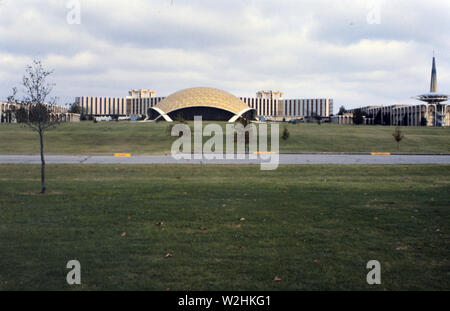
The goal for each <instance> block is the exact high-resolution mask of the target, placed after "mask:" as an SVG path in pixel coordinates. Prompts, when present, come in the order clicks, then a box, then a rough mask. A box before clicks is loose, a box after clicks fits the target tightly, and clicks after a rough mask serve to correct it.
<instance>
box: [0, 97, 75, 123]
mask: <svg viewBox="0 0 450 311" xmlns="http://www.w3.org/2000/svg"><path fill="white" fill-rule="evenodd" d="M45 106H46V107H47V109H48V110H49V111H50V114H51V115H52V116H53V117H55V118H57V119H59V120H60V121H61V122H77V121H80V115H79V114H74V113H69V112H68V110H67V108H66V107H63V106H59V105H52V104H45ZM22 107H23V108H25V109H26V108H27V105H26V104H23V103H12V102H0V123H15V122H16V115H15V111H16V110H18V109H20V108H22Z"/></svg>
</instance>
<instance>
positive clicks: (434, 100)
mask: <svg viewBox="0 0 450 311" xmlns="http://www.w3.org/2000/svg"><path fill="white" fill-rule="evenodd" d="M416 99H418V100H420V101H423V102H426V103H428V104H439V103H441V102H445V101H447V100H448V95H445V94H440V93H438V87H437V74H436V58H435V57H434V52H433V65H432V67H431V83H430V93H426V94H423V95H419V96H416Z"/></svg>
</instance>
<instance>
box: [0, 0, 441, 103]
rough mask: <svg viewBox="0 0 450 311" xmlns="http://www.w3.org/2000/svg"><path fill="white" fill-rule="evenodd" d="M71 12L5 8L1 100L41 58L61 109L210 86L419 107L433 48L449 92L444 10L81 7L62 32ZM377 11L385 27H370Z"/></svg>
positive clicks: (0, 12)
mask: <svg viewBox="0 0 450 311" xmlns="http://www.w3.org/2000/svg"><path fill="white" fill-rule="evenodd" d="M172 2H173V4H172ZM67 3H68V1H62V0H49V1H45V2H44V1H39V2H37V1H31V0H22V1H12V0H3V1H2V2H1V5H0V37H1V38H2V41H1V43H0V82H1V86H0V98H6V97H7V96H8V95H9V90H10V89H11V87H12V86H15V85H17V84H18V83H19V82H20V79H21V75H22V74H23V72H24V68H25V65H27V64H29V63H31V61H32V59H41V60H42V61H43V63H44V65H46V66H47V67H49V68H52V69H54V75H53V78H54V81H55V82H56V87H55V89H54V91H55V93H56V95H58V96H59V97H60V98H61V99H62V101H64V102H68V101H72V100H73V99H74V97H75V96H80V95H96V96H125V95H126V94H127V91H128V89H131V88H151V89H154V90H156V91H157V93H158V95H161V96H167V95H169V94H170V93H172V92H174V91H177V90H179V89H182V88H187V87H194V86H213V87H217V88H221V89H225V90H228V91H230V92H232V93H234V94H235V95H238V96H254V94H255V93H256V91H258V90H260V89H279V90H282V91H283V92H284V93H285V94H286V97H288V98H305V97H321V98H323V97H330V98H333V99H334V100H335V106H340V105H345V106H346V107H348V108H351V107H357V106H361V105H379V104H384V105H388V104H393V103H399V102H401V103H414V101H413V100H411V99H410V97H411V96H414V95H416V94H419V93H421V92H426V91H427V87H428V84H429V73H430V66H431V53H432V50H433V49H434V50H436V53H437V57H438V59H437V61H438V79H439V86H440V89H441V90H442V91H446V90H447V92H448V90H449V82H450V61H449V59H448V55H446V54H445V51H448V49H449V47H450V46H449V45H450V43H449V42H450V41H449V40H448V34H447V33H446V32H445V31H443V30H444V29H449V28H450V25H449V19H448V16H447V15H448V13H447V12H448V11H449V9H450V4H449V3H448V2H446V1H438V0H430V1H427V2H426V3H425V2H423V1H418V0H398V1H383V0H379V1H377V0H335V1H333V0H329V1H326V0H315V1H313V0H304V1H298V0H284V1H269V0H260V1H256V0H228V1H201V0H173V1H171V0H152V1H144V0H129V1H119V0H113V1H112V0H109V1H106V0H96V1H87V0H84V1H83V0H81V1H80V4H81V6H80V8H81V24H79V25H77V24H68V23H67V14H68V12H69V10H70V9H68V8H67V7H66V5H67ZM374 7H375V8H379V13H380V24H369V23H367V15H368V13H369V11H370V10H372V9H373V8H374Z"/></svg>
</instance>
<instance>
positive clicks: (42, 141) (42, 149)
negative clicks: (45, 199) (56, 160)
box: [39, 131, 46, 193]
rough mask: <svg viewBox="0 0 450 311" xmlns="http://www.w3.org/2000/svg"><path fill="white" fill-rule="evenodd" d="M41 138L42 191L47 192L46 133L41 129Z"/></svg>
mask: <svg viewBox="0 0 450 311" xmlns="http://www.w3.org/2000/svg"><path fill="white" fill-rule="evenodd" d="M39 139H40V143H41V193H45V190H46V188H45V160H44V135H43V133H42V131H39Z"/></svg>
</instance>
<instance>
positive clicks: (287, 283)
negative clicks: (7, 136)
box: [0, 125, 450, 290]
mask: <svg viewBox="0 0 450 311" xmlns="http://www.w3.org/2000/svg"><path fill="white" fill-rule="evenodd" d="M91 126H92V127H93V125H89V126H87V125H86V127H85V128H84V131H86V135H87V133H88V132H89V131H88V129H89V128H90V127H91ZM109 126H111V128H114V126H113V125H101V127H100V128H103V130H104V132H103V134H102V135H105V136H108V135H110V134H108V131H107V130H106V129H107V128H108V127H109ZM121 126H122V125H119V127H121ZM70 128H71V127H70V126H63V127H61V129H60V131H62V132H60V133H61V134H62V133H68V132H64V131H68V129H70ZM302 128H303V129H309V127H308V126H305V127H300V129H299V133H300V132H301V129H302ZM325 128H326V127H323V129H325ZM3 129H4V128H3ZM134 129H135V131H131V130H130V131H129V132H127V134H126V135H124V136H123V139H124V142H125V141H126V140H125V137H127V136H128V135H131V133H132V132H135V133H145V129H147V125H142V126H141V125H134ZM137 129H142V131H140V130H139V131H138V130H137ZM351 130H353V131H357V129H356V128H355V129H352V128H343V129H342V131H343V132H345V131H351ZM370 130H372V128H367V130H365V131H366V133H367V132H368V131H369V132H370ZM420 130H422V129H420ZM305 131H306V130H305ZM20 133H21V134H20V135H26V134H24V133H25V132H23V133H22V132H20ZM54 135H56V134H54ZM66 136H70V137H78V136H77V135H72V134H68V135H66ZM60 137H61V141H60V143H61V144H63V143H62V142H63V141H62V137H64V135H60ZM140 137H141V139H142V140H145V139H148V137H150V134H148V133H146V134H142V135H141V136H140ZM74 139H75V138H74ZM135 139H137V138H135ZM299 139H301V135H299ZM80 141H82V139H81V138H80ZM80 141H76V143H79V142H80ZM63 145H64V144H63ZM68 145H69V144H67V146H68ZM74 145H76V144H74ZM143 145H144V144H143ZM86 146H88V145H83V148H87V147H86ZM91 148H93V146H92V147H91ZM83 150H85V149H83ZM88 150H91V151H94V150H97V151H98V150H103V151H105V152H106V150H107V149H88ZM67 151H68V152H73V151H72V150H67ZM120 151H123V150H120ZM143 151H146V152H147V151H148V150H146V149H144V150H143ZM47 172H48V189H49V193H48V194H46V195H39V194H37V193H38V191H39V166H34V165H0V211H1V213H0V290H23V289H27V290H28V289H29V290H36V289H41V290H59V289H61V290H65V289H80V290H103V289H113V290H121V289H126V290H133V289H137V290H167V289H170V290H384V289H386V290H449V289H450V279H449V278H450V275H449V271H450V261H449V256H448V255H449V251H450V244H449V241H450V234H449V233H450V223H449V221H448V220H449V217H450V211H449V206H450V198H449V195H448V193H449V191H450V177H449V176H450V166H438V165H427V166H419V165H416V166H413V165H411V166H360V165H353V166H333V165H326V166H307V165H305V166H301V165H299V166H281V167H280V168H279V169H278V170H276V171H260V170H259V167H258V166H188V165H186V166H170V165H159V166H157V165H147V166H144V165H142V166H140V165H136V166H133V165H126V166H119V165H117V166H109V165H50V166H48V167H47ZM241 218H245V220H242V221H241ZM158 222H162V225H161V226H157V225H156V223H158ZM124 233H125V234H124ZM167 253H171V254H172V255H173V256H172V257H170V258H167V259H165V258H164V256H165V254H167ZM71 259H77V260H79V261H80V263H81V278H82V285H81V286H74V287H69V286H68V285H67V284H66V281H65V279H66V273H67V272H68V269H66V264H67V262H68V261H69V260H71ZM372 259H376V260H379V261H380V262H381V269H382V272H381V280H382V285H380V286H369V285H367V283H366V274H367V272H368V269H366V263H367V262H368V261H369V260H372ZM275 276H277V277H279V278H281V282H274V281H273V280H274V277H275Z"/></svg>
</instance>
